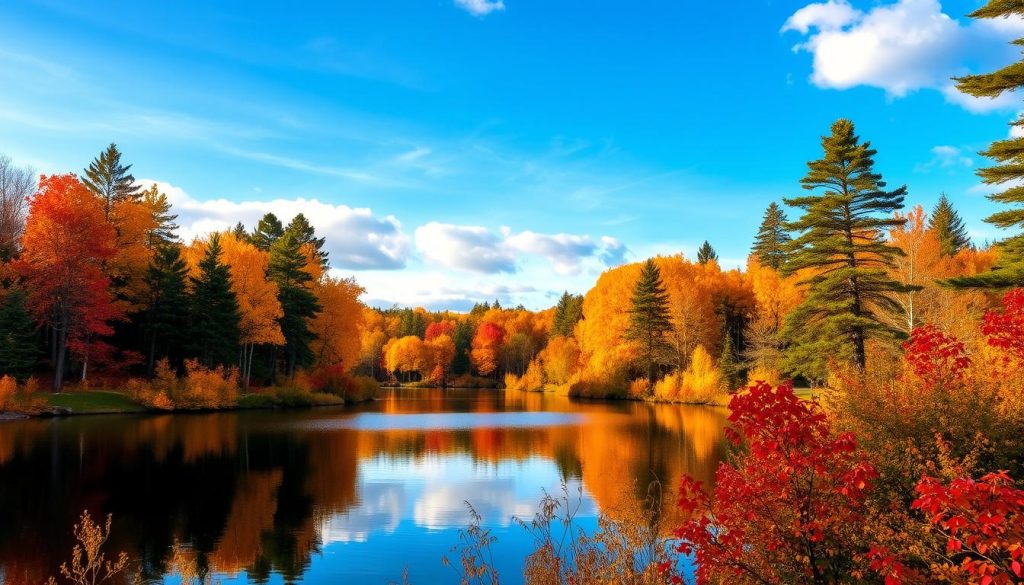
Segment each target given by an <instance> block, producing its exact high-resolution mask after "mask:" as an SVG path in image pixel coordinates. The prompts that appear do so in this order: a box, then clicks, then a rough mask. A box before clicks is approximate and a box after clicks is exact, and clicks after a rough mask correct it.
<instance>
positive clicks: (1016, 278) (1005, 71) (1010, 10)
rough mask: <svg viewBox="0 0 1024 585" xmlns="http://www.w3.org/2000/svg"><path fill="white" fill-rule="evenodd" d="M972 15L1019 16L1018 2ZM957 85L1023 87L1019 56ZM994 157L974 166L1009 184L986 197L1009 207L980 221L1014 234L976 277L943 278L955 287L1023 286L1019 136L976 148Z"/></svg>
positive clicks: (968, 89)
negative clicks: (987, 164)
mask: <svg viewBox="0 0 1024 585" xmlns="http://www.w3.org/2000/svg"><path fill="white" fill-rule="evenodd" d="M970 16H971V17H972V18H1000V19H1007V18H1019V17H1021V16H1024V4H1022V3H1021V2H1017V1H1008V0H989V1H988V3H986V4H985V5H984V6H982V7H981V8H979V9H977V10H975V11H974V12H972V13H971V15H970ZM1012 43H1013V44H1015V45H1024V39H1017V40H1015V41H1012ZM956 86H957V89H959V90H960V91H962V92H964V93H966V94H969V95H972V96H974V97H978V98H982V97H985V98H997V97H999V96H1001V95H1002V94H1003V93H1005V92H1007V91H1017V90H1020V89H1021V88H1024V59H1022V60H1019V61H1017V62H1015V63H1012V64H1010V65H1007V66H1006V67H1003V68H1002V69H1000V70H998V71H995V72H993V73H986V74H982V75H968V76H966V77H961V78H958V79H957V80H956ZM1011 125H1012V126H1015V127H1016V128H1018V129H1019V128H1024V115H1021V116H1020V117H1019V118H1018V119H1017V120H1016V121H1014V122H1011ZM981 154H982V155H983V156H986V157H988V158H990V159H992V160H994V161H995V166H991V167H986V168H983V169H978V171H977V173H978V176H980V177H981V180H982V182H983V183H985V184H986V185H1002V184H1006V183H1009V185H1010V187H1008V188H1007V189H1005V190H1003V191H1002V192H999V193H993V194H991V195H989V196H988V198H989V199H991V200H992V201H996V202H998V203H1003V204H1006V205H1009V206H1012V207H1011V208H1010V209H1006V210H1003V211H999V212H996V213H994V214H992V215H990V216H989V217H987V218H986V219H985V221H986V222H988V223H990V224H992V225H994V226H996V227H999V228H1002V229H1015V230H1017V232H1018V233H1015V234H1014V235H1011V236H1010V237H1008V238H1006V239H1004V240H1002V241H1001V242H999V243H998V244H997V246H998V248H999V260H998V262H997V263H996V265H995V266H993V267H992V270H991V271H989V272H987V273H984V274H979V275H977V276H967V277H961V278H954V279H951V280H950V281H949V282H950V283H951V284H952V285H954V286H958V287H979V288H1005V287H1011V286H1022V285H1024V233H1020V230H1021V228H1024V185H1021V184H1020V182H1021V180H1022V179H1024V136H1011V137H1010V138H1006V139H1003V140H996V141H994V142H992V144H991V145H990V146H989V147H988V149H987V150H984V151H982V152H981Z"/></svg>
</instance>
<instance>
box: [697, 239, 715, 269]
mask: <svg viewBox="0 0 1024 585" xmlns="http://www.w3.org/2000/svg"><path fill="white" fill-rule="evenodd" d="M712 260H714V261H715V262H718V254H717V253H716V252H715V249H714V248H712V247H711V244H709V243H708V241H707V240H704V243H703V244H701V246H700V248H699V249H698V250H697V262H700V263H701V264H707V263H708V262H711V261H712Z"/></svg>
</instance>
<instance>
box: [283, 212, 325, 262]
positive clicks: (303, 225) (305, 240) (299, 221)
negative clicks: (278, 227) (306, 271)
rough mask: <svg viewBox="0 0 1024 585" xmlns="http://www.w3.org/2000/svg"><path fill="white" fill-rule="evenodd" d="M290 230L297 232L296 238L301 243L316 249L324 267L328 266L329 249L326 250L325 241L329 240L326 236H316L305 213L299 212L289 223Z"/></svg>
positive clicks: (317, 256)
mask: <svg viewBox="0 0 1024 585" xmlns="http://www.w3.org/2000/svg"><path fill="white" fill-rule="evenodd" d="M288 230H289V231H291V232H293V233H294V234H295V237H296V239H298V240H299V244H300V245H305V244H309V245H311V246H313V249H314V250H316V254H315V255H316V258H317V260H318V261H319V262H320V266H321V267H322V268H327V266H328V262H327V250H324V249H323V248H324V243H325V242H326V241H327V240H326V238H318V237H316V230H314V229H313V226H312V225H310V224H309V220H307V219H306V216H305V215H303V214H301V213H300V214H298V215H296V216H295V217H294V218H292V221H291V222H290V223H289V224H288Z"/></svg>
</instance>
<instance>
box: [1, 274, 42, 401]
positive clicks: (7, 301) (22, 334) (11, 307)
mask: <svg viewBox="0 0 1024 585" xmlns="http://www.w3.org/2000/svg"><path fill="white" fill-rule="evenodd" d="M25 302H26V296H25V291H24V290H22V289H21V288H18V287H13V288H10V289H8V290H7V291H5V292H4V293H3V297H2V299H0V377H2V376H11V377H12V378H14V379H16V380H18V381H19V382H24V381H25V380H27V379H28V378H29V376H31V375H32V371H33V370H34V369H35V364H36V359H37V358H38V357H39V352H38V348H37V347H36V336H35V331H36V326H35V323H33V322H32V316H31V315H30V314H29V312H28V309H27V308H26V306H25Z"/></svg>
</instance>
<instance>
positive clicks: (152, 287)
mask: <svg viewBox="0 0 1024 585" xmlns="http://www.w3.org/2000/svg"><path fill="white" fill-rule="evenodd" d="M187 278H188V267H187V266H186V265H185V261H184V260H183V259H182V258H181V249H180V248H179V247H178V246H177V245H176V244H165V245H162V246H160V247H159V248H157V249H156V253H155V254H154V255H153V260H152V261H151V262H150V265H149V269H148V270H147V271H146V278H145V282H146V286H147V287H148V290H149V295H148V298H147V299H146V306H147V309H146V320H145V324H144V331H145V335H146V341H147V346H148V347H147V351H146V358H147V359H146V372H147V375H149V376H152V375H153V372H154V368H155V366H156V362H157V361H158V360H159V359H161V358H164V357H168V358H170V359H171V361H172V362H173V363H175V364H178V365H179V367H180V365H181V363H182V359H183V357H184V347H185V345H186V341H187V338H188V332H187V327H188V317H189V298H188V287H187Z"/></svg>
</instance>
